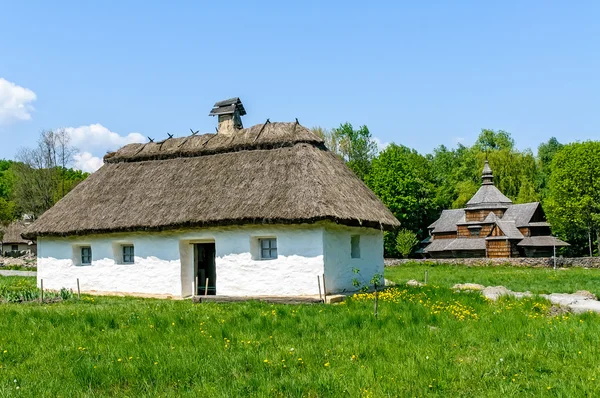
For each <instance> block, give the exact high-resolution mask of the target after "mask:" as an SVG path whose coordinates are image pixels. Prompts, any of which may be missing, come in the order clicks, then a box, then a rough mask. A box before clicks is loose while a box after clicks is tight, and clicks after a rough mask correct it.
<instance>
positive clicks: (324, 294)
mask: <svg viewBox="0 0 600 398" xmlns="http://www.w3.org/2000/svg"><path fill="white" fill-rule="evenodd" d="M323 298H324V300H323V302H324V303H327V286H325V274H323Z"/></svg>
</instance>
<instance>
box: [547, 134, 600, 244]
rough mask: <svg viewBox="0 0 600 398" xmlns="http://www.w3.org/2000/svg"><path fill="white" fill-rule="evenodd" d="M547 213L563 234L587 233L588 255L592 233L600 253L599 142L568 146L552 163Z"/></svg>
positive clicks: (554, 225) (555, 226)
mask: <svg viewBox="0 0 600 398" xmlns="http://www.w3.org/2000/svg"><path fill="white" fill-rule="evenodd" d="M551 169H552V174H551V177H550V190H549V198H548V200H547V213H548V217H549V219H550V222H551V223H552V225H553V227H554V229H555V231H557V232H558V233H560V234H563V235H569V234H571V235H575V234H577V233H578V230H579V233H581V232H582V230H583V231H585V232H587V235H588V245H589V254H590V256H591V255H592V254H593V249H592V241H593V237H594V234H595V235H596V239H597V241H598V246H599V247H598V250H599V252H600V142H598V141H587V142H582V143H572V144H568V145H566V146H564V147H563V148H562V149H560V150H558V151H557V152H556V153H555V154H554V157H553V160H552V165H551Z"/></svg>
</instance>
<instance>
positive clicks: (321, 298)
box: [317, 275, 323, 301]
mask: <svg viewBox="0 0 600 398" xmlns="http://www.w3.org/2000/svg"><path fill="white" fill-rule="evenodd" d="M317 283H318V284H319V300H321V301H323V296H322V295H321V277H320V276H319V275H317Z"/></svg>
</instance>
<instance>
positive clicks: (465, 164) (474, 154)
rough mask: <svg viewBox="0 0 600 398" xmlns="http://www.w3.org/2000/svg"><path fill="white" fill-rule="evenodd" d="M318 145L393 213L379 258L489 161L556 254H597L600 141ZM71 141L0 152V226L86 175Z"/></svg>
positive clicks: (483, 137)
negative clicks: (535, 212) (426, 147)
mask: <svg viewBox="0 0 600 398" xmlns="http://www.w3.org/2000/svg"><path fill="white" fill-rule="evenodd" d="M312 131H313V132H314V133H315V134H317V135H319V136H320V137H322V138H323V140H324V141H325V144H326V145H327V147H328V148H329V149H330V150H331V151H333V152H334V153H336V154H338V155H339V156H340V157H341V158H342V159H343V160H344V161H345V162H346V164H347V165H348V166H349V167H350V168H351V169H352V170H353V171H354V173H355V174H356V175H357V176H358V178H360V179H361V180H362V181H364V182H365V184H366V185H367V186H368V187H369V188H371V190H373V192H375V194H376V195H377V196H378V197H379V198H380V199H381V200H382V201H383V202H384V203H385V205H386V206H387V207H388V208H389V209H390V210H391V211H392V213H393V214H394V215H395V216H396V218H398V220H400V222H401V223H402V227H401V229H400V230H399V231H394V232H389V233H386V234H385V251H386V255H387V256H399V255H403V256H407V255H408V254H409V253H410V252H411V250H413V249H414V247H415V246H416V243H417V242H418V240H421V239H424V238H425V237H427V236H428V230H427V227H428V225H430V224H431V223H432V222H433V221H435V220H436V219H437V218H438V217H439V215H440V213H441V211H442V210H444V209H452V208H461V207H464V206H465V204H466V202H467V201H468V200H469V199H470V198H471V197H472V196H473V195H474V194H475V192H477V190H478V189H479V187H480V185H481V171H482V168H483V162H484V161H485V159H488V160H489V163H490V166H491V168H492V170H493V173H494V182H495V184H496V186H497V187H498V189H500V191H502V193H504V194H505V195H506V196H508V197H509V198H510V199H512V200H513V201H514V202H515V203H526V202H538V201H539V202H541V203H542V206H543V208H544V210H545V212H546V215H547V217H548V220H549V222H550V223H551V224H552V229H553V233H554V234H555V235H556V236H558V237H560V238H561V239H564V240H566V241H567V242H569V243H570V244H571V246H570V247H568V248H563V249H560V250H562V252H563V253H564V254H565V255H568V256H579V255H598V254H599V253H600V142H599V141H587V142H576V143H570V144H562V143H560V142H559V141H558V140H557V139H556V138H554V137H553V138H550V139H549V140H548V141H547V142H544V143H541V144H540V145H539V146H538V148H537V153H536V154H534V153H533V152H532V151H531V150H529V149H527V150H523V151H520V150H518V149H517V148H516V147H515V142H514V140H513V138H512V137H511V135H510V134H509V133H508V132H506V131H502V130H498V131H494V130H487V129H484V130H481V133H480V134H479V136H478V138H477V140H476V142H475V143H474V144H473V145H472V146H465V145H462V144H458V146H457V147H456V148H448V147H446V146H444V145H440V146H438V147H437V148H435V149H434V150H433V152H432V153H430V154H426V155H423V154H420V153H419V152H417V151H416V150H414V149H411V148H408V147H406V146H403V145H398V144H395V143H392V144H390V145H388V146H387V147H385V148H384V149H382V150H379V148H378V146H377V143H376V141H375V140H374V139H373V137H372V135H371V133H370V131H369V129H368V127H367V126H360V127H359V128H354V127H353V126H352V125H351V124H350V123H344V124H341V125H340V126H339V127H337V128H333V129H324V128H321V127H315V128H313V129H312ZM75 152H76V150H75V148H73V146H72V145H71V144H70V140H69V135H68V134H67V133H66V131H64V130H47V131H42V132H41V133H40V137H39V140H38V141H37V143H36V145H35V147H32V148H23V149H21V150H19V152H18V154H17V156H16V159H15V160H0V224H3V225H7V224H9V223H10V222H11V221H13V220H15V219H18V218H20V217H21V216H22V215H23V214H28V215H32V216H33V217H34V218H35V217H39V216H40V215H41V214H42V213H43V212H44V211H46V210H48V209H49V208H50V207H52V206H53V205H54V204H55V203H56V202H57V201H58V200H60V199H61V198H62V197H63V196H65V195H66V194H67V193H68V192H69V191H71V190H72V189H73V188H74V187H75V186H77V184H79V183H80V182H81V181H83V180H84V179H85V178H87V177H88V175H89V173H84V172H82V171H80V170H75V169H73V168H71V163H72V160H73V154H74V153H75Z"/></svg>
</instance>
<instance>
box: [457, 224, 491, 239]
mask: <svg viewBox="0 0 600 398" xmlns="http://www.w3.org/2000/svg"><path fill="white" fill-rule="evenodd" d="M492 226H493V225H492V224H486V225H483V226H482V227H481V232H480V233H479V236H471V230H470V229H469V228H468V227H467V226H466V225H459V226H458V227H457V228H458V237H459V238H485V237H486V236H488V235H489V234H490V232H491V231H492Z"/></svg>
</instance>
